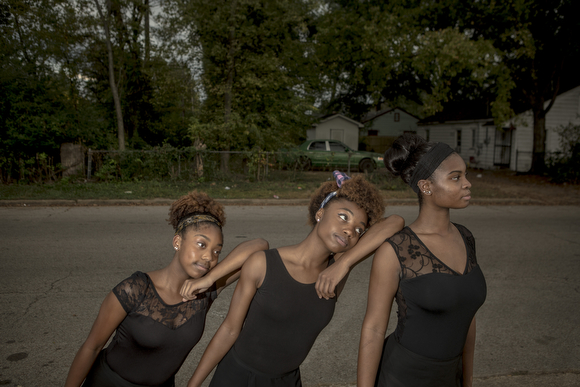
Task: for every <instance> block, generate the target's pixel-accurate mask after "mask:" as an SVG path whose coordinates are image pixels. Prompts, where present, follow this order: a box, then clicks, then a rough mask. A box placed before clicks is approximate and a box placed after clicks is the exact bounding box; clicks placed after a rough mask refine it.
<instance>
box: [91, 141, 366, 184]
mask: <svg viewBox="0 0 580 387" xmlns="http://www.w3.org/2000/svg"><path fill="white" fill-rule="evenodd" d="M86 165H87V168H86V178H87V180H100V181H112V180H119V181H127V180H198V181H204V180H208V179H212V180H213V179H218V180H219V178H220V177H221V176H224V177H225V175H226V174H231V173H233V174H238V175H245V176H248V177H252V178H253V179H256V180H264V179H266V178H267V177H268V174H269V172H270V171H271V170H288V171H293V172H302V171H305V170H309V169H310V162H309V159H308V157H307V156H306V154H305V153H304V152H300V151H278V152H265V151H260V150H255V151H211V150H203V149H201V150H200V149H193V148H187V149H177V148H172V147H167V148H160V149H155V150H128V151H115V150H93V149H88V151H87V164H86ZM332 165H333V163H332V160H330V159H329V162H328V169H331V168H332ZM357 169H358V166H353V170H357ZM346 170H347V172H350V170H351V166H350V157H349V162H348V166H347V167H346Z"/></svg>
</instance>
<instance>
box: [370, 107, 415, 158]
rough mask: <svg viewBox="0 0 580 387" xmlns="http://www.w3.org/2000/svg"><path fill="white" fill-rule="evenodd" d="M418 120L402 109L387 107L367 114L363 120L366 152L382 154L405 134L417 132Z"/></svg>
mask: <svg viewBox="0 0 580 387" xmlns="http://www.w3.org/2000/svg"><path fill="white" fill-rule="evenodd" d="M418 121H419V118H417V117H415V116H414V115H412V114H411V113H408V112H407V111H405V110H404V109H401V108H398V107H395V108H391V107H387V108H384V109H382V110H380V111H372V112H369V113H368V114H367V115H366V117H365V118H364V119H363V123H364V125H365V129H364V130H363V133H364V134H365V135H366V136H365V138H364V140H363V141H364V142H365V143H366V145H367V150H370V151H374V152H379V153H383V152H384V151H386V150H387V149H388V148H389V147H390V146H391V144H392V143H393V141H395V139H396V138H397V137H399V136H400V135H401V134H403V133H405V132H413V133H415V132H417V122H418Z"/></svg>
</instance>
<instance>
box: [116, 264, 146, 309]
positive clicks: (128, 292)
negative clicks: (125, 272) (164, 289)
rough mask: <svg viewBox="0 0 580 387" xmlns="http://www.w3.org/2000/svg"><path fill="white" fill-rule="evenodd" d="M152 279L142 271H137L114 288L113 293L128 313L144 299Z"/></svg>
mask: <svg viewBox="0 0 580 387" xmlns="http://www.w3.org/2000/svg"><path fill="white" fill-rule="evenodd" d="M150 282H151V279H150V278H149V276H148V275H147V274H145V273H143V272H141V271H136V272H135V273H133V274H131V276H130V277H127V278H125V279H124V280H123V281H121V282H120V283H119V284H118V285H117V286H115V287H114V288H113V293H114V294H115V296H116V297H117V299H118V300H119V302H120V303H121V305H122V306H123V308H124V309H125V311H127V313H129V311H130V310H132V309H133V307H134V305H136V304H139V303H140V302H141V300H142V299H143V296H144V295H145V293H146V291H147V289H148V288H149V284H150Z"/></svg>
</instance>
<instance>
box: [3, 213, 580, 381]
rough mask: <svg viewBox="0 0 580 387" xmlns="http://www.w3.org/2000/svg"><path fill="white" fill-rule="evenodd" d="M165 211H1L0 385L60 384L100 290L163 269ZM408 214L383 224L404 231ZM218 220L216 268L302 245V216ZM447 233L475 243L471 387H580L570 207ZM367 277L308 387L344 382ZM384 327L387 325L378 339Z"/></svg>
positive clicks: (352, 374)
mask: <svg viewBox="0 0 580 387" xmlns="http://www.w3.org/2000/svg"><path fill="white" fill-rule="evenodd" d="M167 210H168V208H167V207H163V206H151V207H147V206H141V207H72V208H68V207H32V208H30V207H12V208H10V207H7V208H0V284H1V286H0V338H1V339H0V385H6V386H23V387H31V386H59V385H62V384H63V382H64V379H65V377H66V373H67V371H68V367H69V366H70V363H71V361H72V359H73V357H74V354H75V353H76V351H77V350H78V348H79V346H80V345H81V343H82V342H83V340H84V339H85V337H86V335H87V334H88V332H89V329H90V327H91V325H92V323H93V321H94V318H95V316H96V314H97V311H98V308H99V306H100V303H101V301H102V300H103V298H104V297H105V295H106V294H107V293H108V292H109V291H110V289H111V288H112V287H113V286H115V285H116V284H117V283H118V282H119V281H121V280H122V279H124V278H126V277H127V276H129V275H130V274H131V273H133V272H134V271H136V270H141V271H150V270H155V269H157V268H160V267H162V266H164V265H165V264H167V263H168V262H169V260H170V259H171V257H172V251H173V250H172V248H171V238H172V230H171V227H170V226H169V225H167V223H166V222H165V219H166V218H167ZM417 210H418V209H417V207H416V206H396V207H390V208H389V209H388V212H389V213H397V214H400V215H401V216H403V217H404V218H405V219H406V221H407V223H410V222H412V221H413V219H414V218H415V216H416V214H417ZM226 212H227V214H228V221H227V225H226V227H225V248H224V254H225V253H227V252H228V251H230V250H231V249H232V248H233V247H234V246H235V245H236V244H237V243H239V242H241V241H243V240H246V239H249V238H254V237H263V238H265V239H267V240H268V241H269V242H270V246H271V247H277V246H283V245H288V244H292V243H296V242H299V241H300V240H301V239H302V238H304V236H305V235H306V234H307V233H308V231H309V228H308V226H307V225H306V208H305V207H304V206H298V207H297V206H288V207H285V206H267V207H259V206H254V207H252V206H247V207H238V206H227V207H226ZM452 220H453V221H455V222H458V223H461V224H464V225H465V226H467V227H468V228H469V229H470V230H471V231H472V232H473V234H474V235H475V237H476V243H477V253H478V260H479V263H480V265H481V267H482V269H483V271H484V273H485V275H486V280H487V285H488V297H487V301H486V303H485V304H484V306H483V307H482V308H481V310H480V311H479V313H478V317H477V318H478V323H477V346H476V359H475V383H474V384H475V386H476V387H496V386H508V387H516V386H517V387H519V386H532V387H535V386H560V387H562V386H563V387H566V386H580V323H579V322H580V308H579V306H580V207H563V206H558V207H549V206H471V207H469V208H467V209H464V210H460V211H454V212H453V214H452ZM224 256H225V255H224ZM370 263H371V260H370V259H369V260H367V261H365V262H363V263H362V264H360V265H358V266H357V267H356V268H355V269H354V271H353V272H352V274H351V276H350V278H349V281H348V283H347V285H346V288H345V290H344V292H343V294H342V295H341V298H340V299H339V303H338V305H337V310H336V313H335V317H334V319H333V321H332V322H331V323H330V325H329V326H328V327H327V328H326V329H325V330H324V331H323V332H322V334H321V335H320V337H319V338H318V340H317V342H316V344H315V346H314V348H313V349H312V351H311V352H310V354H309V356H308V358H307V359H306V361H305V363H304V364H303V366H302V376H303V382H304V385H305V386H306V387H309V386H352V385H354V383H355V382H356V357H357V346H358V338H359V331H360V326H361V322H362V319H363V315H364V310H365V307H366V292H367V284H368V276H369V270H370ZM232 291H233V289H232V288H230V289H228V290H226V291H224V292H223V293H222V294H221V296H220V298H219V299H218V300H217V301H216V303H215V304H214V306H213V307H212V309H211V311H210V314H209V316H208V323H207V326H206V332H205V335H204V337H203V339H202V341H201V342H200V343H199V344H198V346H197V347H196V348H194V350H193V351H192V352H191V354H190V356H189V357H188V359H187V361H186V363H185V364H184V366H183V367H182V369H181V371H180V372H179V374H178V377H177V383H178V384H177V385H178V386H180V385H184V383H185V380H187V379H188V378H189V376H190V375H191V373H192V372H193V369H194V367H195V365H196V363H197V361H198V360H199V357H200V355H201V352H202V350H203V349H204V348H205V346H206V345H207V343H208V341H209V339H210V338H211V336H212V335H213V333H214V332H215V330H216V329H217V327H218V325H219V323H220V322H221V320H222V319H223V317H224V316H225V314H226V312H227V307H228V304H229V299H230V297H231V293H232ZM393 316H394V313H393V315H392V317H393ZM394 325H395V324H394V320H391V324H390V329H389V331H390V330H392V329H393V328H394Z"/></svg>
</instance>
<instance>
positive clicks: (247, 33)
mask: <svg viewBox="0 0 580 387" xmlns="http://www.w3.org/2000/svg"><path fill="white" fill-rule="evenodd" d="M176 4H177V5H178V6H179V7H180V8H179V13H178V14H179V17H178V20H176V21H175V23H174V24H173V25H179V26H181V30H182V31H187V32H188V33H187V32H184V34H187V36H188V37H189V40H188V41H186V42H185V43H186V44H187V45H189V47H195V48H198V53H200V54H201V56H200V57H198V58H199V59H198V60H199V62H198V63H200V64H201V66H202V73H201V74H200V78H201V80H202V84H203V93H204V94H205V99H204V101H203V105H202V107H201V110H200V111H199V112H198V114H196V120H195V121H194V125H193V126H192V131H193V136H194V137H201V138H202V139H203V140H204V142H205V143H206V144H207V145H208V147H210V148H213V149H219V150H224V151H228V150H241V149H252V148H259V149H265V150H277V149H278V148H279V147H280V146H281V145H283V144H285V143H289V142H296V141H297V139H298V138H299V137H300V136H303V135H304V132H305V129H306V128H307V127H308V125H309V123H310V117H309V116H308V115H306V114H305V112H306V111H307V110H312V109H313V106H312V105H313V102H314V98H313V97H312V96H311V95H310V94H309V88H310V85H309V84H308V76H306V74H308V70H309V67H308V65H307V63H308V61H307V58H306V55H307V52H308V49H309V45H310V37H309V36H308V23H309V20H308V18H309V11H310V8H309V6H310V4H309V2H307V1H306V2H305V1H301V0H293V1H281V0H267V1H258V0H236V1H225V0H218V1H211V2H210V1H207V0H195V1H190V2H187V3H181V2H176ZM191 51H192V52H193V51H195V49H194V48H191ZM221 166H222V170H223V171H227V157H226V156H224V157H223V158H222V162H221Z"/></svg>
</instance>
